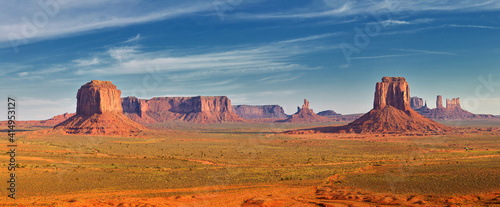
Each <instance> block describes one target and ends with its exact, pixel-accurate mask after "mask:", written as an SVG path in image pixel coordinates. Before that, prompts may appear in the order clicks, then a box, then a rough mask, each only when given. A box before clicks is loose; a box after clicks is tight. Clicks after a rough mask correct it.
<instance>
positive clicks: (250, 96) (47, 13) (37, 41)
mask: <svg viewBox="0 0 500 207" xmlns="http://www.w3.org/2000/svg"><path fill="white" fill-rule="evenodd" d="M499 10H500V1H487V0H476V1H472V0H456V1H431V0H420V1H396V0H370V1H361V0H360V1H355V0H312V1H294V0H287V1H284V0H283V1H281V0H276V1H265V0H214V1H212V0H204V1H197V0H192V1H176V0H170V1H139V0H124V1H111V0H87V1H73V0H41V1H21V2H19V1H8V2H4V3H2V7H1V8H0V19H2V21H1V22H0V68H1V70H0V74H1V76H2V77H3V81H2V82H1V83H0V85H1V89H0V90H1V91H0V94H1V95H2V97H7V96H14V97H17V99H18V105H19V108H18V115H19V116H18V119H21V120H32V119H47V118H50V117H52V116H55V115H58V114H62V113H65V112H74V111H76V92H77V90H78V88H79V87H80V86H81V85H83V84H85V83H86V82H89V81H90V80H94V79H98V80H109V81H112V82H113V83H114V84H115V85H117V87H118V88H119V89H121V91H122V96H137V97H139V98H152V97H157V96H196V95H203V96H212V95H226V96H228V97H229V98H230V99H231V100H232V102H233V105H237V104H251V105H263V104H279V105H281V106H283V108H284V109H285V112H286V113H288V114H291V113H294V112H295V110H296V107H297V106H299V105H301V104H302V101H303V98H307V99H308V100H309V101H310V102H311V104H310V105H311V108H312V109H314V110H315V111H316V112H319V111H322V110H327V109H332V110H335V111H337V112H339V113H342V114H349V113H364V112H367V111H369V110H370V109H371V108H372V104H373V94H374V88H375V83H376V82H378V81H380V79H381V78H382V77H383V76H404V77H405V78H406V79H407V81H408V82H409V84H410V89H411V91H410V95H411V96H419V97H422V98H424V99H426V100H427V101H428V103H429V106H430V107H434V106H435V97H436V95H442V96H443V97H444V98H454V97H460V98H461V101H462V105H463V108H465V109H467V110H470V111H472V112H474V113H489V114H499V115H500V107H499V106H500V70H499V69H500V68H499V65H500V58H499V57H500V41H499V37H500V21H499V19H500V11H499ZM5 108H6V107H5ZM0 113H6V109H4V107H2V108H1V109H0Z"/></svg>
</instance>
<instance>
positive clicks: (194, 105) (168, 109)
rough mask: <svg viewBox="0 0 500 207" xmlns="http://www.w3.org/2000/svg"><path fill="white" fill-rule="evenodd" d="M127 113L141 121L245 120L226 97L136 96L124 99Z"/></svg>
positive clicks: (124, 107)
mask: <svg viewBox="0 0 500 207" xmlns="http://www.w3.org/2000/svg"><path fill="white" fill-rule="evenodd" d="M122 107H123V112H124V114H125V115H126V116H128V117H129V118H131V119H132V120H134V121H137V122H139V123H143V124H147V123H155V122H170V121H185V122H194V123H220V122H244V121H245V120H244V119H243V118H241V117H240V116H238V115H237V114H235V113H234V112H233V111H232V108H231V100H229V99H228V98H227V97H226V96H197V97H157V98H152V99H149V100H146V99H138V98H136V97H126V98H123V99H122Z"/></svg>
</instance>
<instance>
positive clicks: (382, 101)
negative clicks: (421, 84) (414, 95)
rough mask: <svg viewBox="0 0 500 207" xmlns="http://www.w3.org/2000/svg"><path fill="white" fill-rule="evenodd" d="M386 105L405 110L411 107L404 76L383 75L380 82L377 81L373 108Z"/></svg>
mask: <svg viewBox="0 0 500 207" xmlns="http://www.w3.org/2000/svg"><path fill="white" fill-rule="evenodd" d="M387 105H389V106H393V107H394V108H396V109H399V110H402V111H405V112H406V111H408V110H409V109H411V107H410V88H409V87H408V83H407V82H406V79H405V78H403V77H383V78H382V82H378V83H377V85H376V86H375V100H374V102H373V109H375V110H379V109H383V108H384V107H385V106H387Z"/></svg>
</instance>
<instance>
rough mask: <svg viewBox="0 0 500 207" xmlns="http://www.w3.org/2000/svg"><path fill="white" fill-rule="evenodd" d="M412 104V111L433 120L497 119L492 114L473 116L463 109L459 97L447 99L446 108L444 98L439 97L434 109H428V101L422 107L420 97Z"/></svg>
mask: <svg viewBox="0 0 500 207" xmlns="http://www.w3.org/2000/svg"><path fill="white" fill-rule="evenodd" d="M411 103H412V105H411V106H412V109H414V110H415V111H416V112H418V113H419V114H421V115H423V116H425V117H427V118H429V119H432V120H471V119H474V120H476V119H477V120H479V119H494V118H497V117H496V116H493V115H491V114H473V113H471V112H468V111H466V110H464V109H462V106H461V105H460V98H458V97H457V98H452V99H446V107H443V97H442V96H441V95H438V96H437V97H436V108H434V109H430V108H429V107H427V101H426V102H425V105H421V103H423V99H422V98H419V97H412V101H411Z"/></svg>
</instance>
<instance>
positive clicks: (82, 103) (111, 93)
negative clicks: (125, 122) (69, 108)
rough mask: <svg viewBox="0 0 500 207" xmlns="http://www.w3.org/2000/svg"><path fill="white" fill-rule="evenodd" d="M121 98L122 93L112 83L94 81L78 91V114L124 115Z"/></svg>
mask: <svg viewBox="0 0 500 207" xmlns="http://www.w3.org/2000/svg"><path fill="white" fill-rule="evenodd" d="M120 96H121V91H120V90H118V89H116V86H115V85H113V84H112V83H111V82H110V81H99V80H92V81H91V82H88V83H87V84H85V85H83V86H82V87H81V88H80V89H79V90H78V93H77V95H76V99H77V105H76V114H77V115H92V114H102V113H106V112H112V113H122V112H123V109H122V105H121V97H120Z"/></svg>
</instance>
